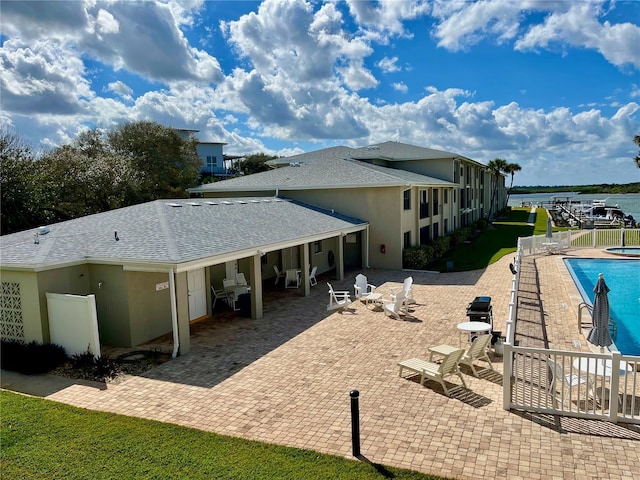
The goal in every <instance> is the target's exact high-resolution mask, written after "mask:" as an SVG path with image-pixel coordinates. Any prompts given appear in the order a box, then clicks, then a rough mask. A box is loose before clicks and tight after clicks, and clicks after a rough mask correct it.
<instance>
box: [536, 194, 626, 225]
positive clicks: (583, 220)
mask: <svg viewBox="0 0 640 480" xmlns="http://www.w3.org/2000/svg"><path fill="white" fill-rule="evenodd" d="M549 209H550V210H551V209H553V210H556V211H557V212H559V215H560V216H561V217H562V218H563V219H564V220H565V221H566V222H567V223H568V224H569V226H572V227H579V228H581V229H591V228H621V227H628V228H635V227H636V221H635V219H634V218H633V216H631V215H625V213H624V212H623V211H622V209H621V208H620V207H619V206H618V205H617V204H616V205H609V204H607V199H604V200H592V201H591V202H590V203H583V202H574V201H573V200H572V199H571V198H570V197H552V199H551V205H550V207H549Z"/></svg>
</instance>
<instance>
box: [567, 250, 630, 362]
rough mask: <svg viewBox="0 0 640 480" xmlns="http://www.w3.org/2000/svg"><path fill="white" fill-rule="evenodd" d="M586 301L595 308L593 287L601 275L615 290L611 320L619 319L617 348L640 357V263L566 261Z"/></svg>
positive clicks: (594, 259)
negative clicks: (600, 274)
mask: <svg viewBox="0 0 640 480" xmlns="http://www.w3.org/2000/svg"><path fill="white" fill-rule="evenodd" d="M564 261H565V264H566V265H567V268H568V269H569V272H570V273H571V276H572V277H573V281H574V282H575V284H576V286H577V287H578V290H579V291H580V295H581V296H582V299H583V300H584V301H585V302H586V303H588V304H590V305H593V296H594V293H593V288H594V286H595V284H596V281H597V280H598V274H599V273H602V274H604V279H605V281H606V282H607V285H608V286H609V288H610V289H611V291H610V292H609V307H610V317H611V318H612V319H613V320H615V322H616V326H617V335H616V338H615V339H614V342H615V346H616V347H617V349H618V350H620V352H621V353H623V354H625V355H640V260H631V259H616V260H614V259H604V258H565V259H564Z"/></svg>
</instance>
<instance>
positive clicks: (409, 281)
mask: <svg viewBox="0 0 640 480" xmlns="http://www.w3.org/2000/svg"><path fill="white" fill-rule="evenodd" d="M412 285H413V277H407V278H405V279H404V282H402V290H400V291H402V292H404V298H405V303H406V304H407V305H408V304H410V303H416V301H415V300H414V299H413V289H412V288H411V286H412ZM398 291H399V289H398V287H391V300H395V297H396V295H397V293H398Z"/></svg>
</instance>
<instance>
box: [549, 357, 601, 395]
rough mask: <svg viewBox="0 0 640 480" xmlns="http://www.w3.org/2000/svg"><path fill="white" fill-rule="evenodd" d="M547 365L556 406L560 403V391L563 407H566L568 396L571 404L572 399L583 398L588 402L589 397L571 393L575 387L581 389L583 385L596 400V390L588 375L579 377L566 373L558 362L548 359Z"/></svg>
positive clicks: (551, 391) (550, 390)
mask: <svg viewBox="0 0 640 480" xmlns="http://www.w3.org/2000/svg"><path fill="white" fill-rule="evenodd" d="M547 365H549V368H550V369H551V382H550V384H549V393H550V394H551V395H553V400H554V404H557V402H558V396H557V390H559V391H560V401H561V403H562V405H565V400H566V399H567V398H566V397H567V395H568V397H569V402H571V400H572V399H574V398H575V399H576V400H580V399H581V398H583V399H584V400H585V401H586V400H587V395H583V396H582V397H581V396H580V393H578V394H577V395H575V396H572V395H571V391H572V388H573V387H580V386H581V385H585V386H586V387H587V390H588V391H589V392H590V393H591V395H592V396H593V398H595V389H594V386H593V385H592V384H591V381H590V380H589V377H588V375H586V374H585V375H579V374H577V373H565V371H564V368H563V367H562V365H560V364H559V363H558V362H556V361H554V360H552V359H551V358H549V357H547Z"/></svg>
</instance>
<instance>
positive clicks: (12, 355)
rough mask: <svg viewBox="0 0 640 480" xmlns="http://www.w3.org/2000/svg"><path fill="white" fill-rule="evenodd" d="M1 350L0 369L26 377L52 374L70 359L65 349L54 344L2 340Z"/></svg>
mask: <svg viewBox="0 0 640 480" xmlns="http://www.w3.org/2000/svg"><path fill="white" fill-rule="evenodd" d="M0 348H1V349H2V350H1V351H0V367H2V368H4V369H5V370H12V371H14V372H20V373H24V374H26V375H34V374H37V373H46V372H50V371H51V370H54V369H56V368H58V367H59V366H60V365H62V364H64V363H65V362H66V361H67V359H68V358H67V354H66V352H65V350H64V347H62V346H60V345H56V344H54V343H38V342H36V341H33V342H29V343H25V342H23V341H21V340H2V342H1V345H0Z"/></svg>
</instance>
